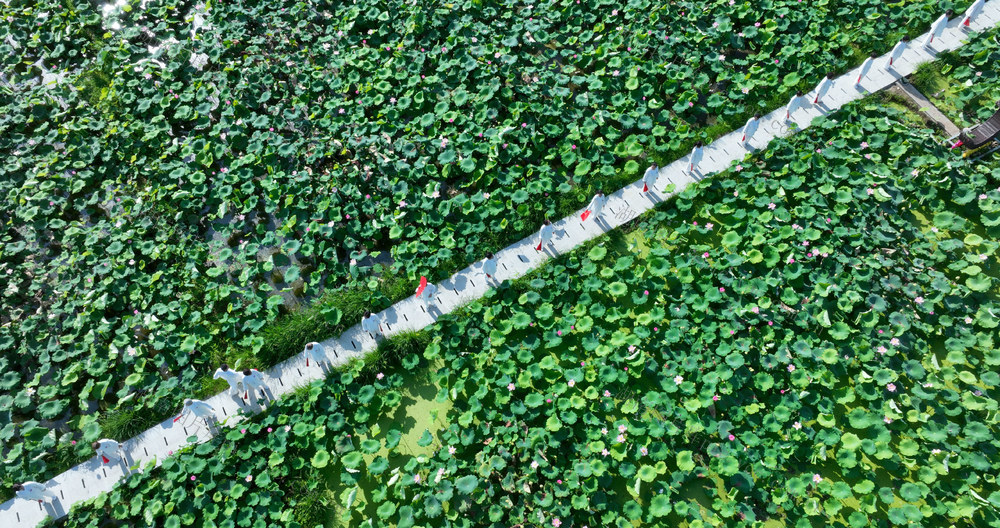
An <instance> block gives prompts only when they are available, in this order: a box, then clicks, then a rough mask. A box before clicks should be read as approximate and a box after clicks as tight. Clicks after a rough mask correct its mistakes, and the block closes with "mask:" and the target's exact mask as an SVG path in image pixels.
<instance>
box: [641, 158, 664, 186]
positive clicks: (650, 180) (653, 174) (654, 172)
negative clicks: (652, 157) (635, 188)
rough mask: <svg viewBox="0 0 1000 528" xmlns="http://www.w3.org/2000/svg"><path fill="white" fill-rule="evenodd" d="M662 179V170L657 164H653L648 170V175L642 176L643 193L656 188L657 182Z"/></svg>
mask: <svg viewBox="0 0 1000 528" xmlns="http://www.w3.org/2000/svg"><path fill="white" fill-rule="evenodd" d="M659 177H660V168H659V167H657V166H656V164H655V163H654V164H652V165H650V166H649V168H648V169H646V173H645V174H643V175H642V192H649V190H650V189H652V188H653V187H655V186H656V180H657V179H659Z"/></svg>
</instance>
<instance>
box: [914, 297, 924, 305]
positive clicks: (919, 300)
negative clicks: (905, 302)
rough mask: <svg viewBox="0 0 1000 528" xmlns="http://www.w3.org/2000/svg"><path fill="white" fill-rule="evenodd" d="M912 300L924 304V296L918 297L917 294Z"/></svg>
mask: <svg viewBox="0 0 1000 528" xmlns="http://www.w3.org/2000/svg"><path fill="white" fill-rule="evenodd" d="M913 302H915V303H917V304H924V298H923V297H920V296H917V298H916V299H913Z"/></svg>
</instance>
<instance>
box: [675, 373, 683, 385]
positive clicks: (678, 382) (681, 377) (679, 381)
mask: <svg viewBox="0 0 1000 528" xmlns="http://www.w3.org/2000/svg"><path fill="white" fill-rule="evenodd" d="M683 382H684V376H681V375H677V376H674V383H676V384H678V385H680V384H681V383H683Z"/></svg>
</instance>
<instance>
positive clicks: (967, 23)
mask: <svg viewBox="0 0 1000 528" xmlns="http://www.w3.org/2000/svg"><path fill="white" fill-rule="evenodd" d="M970 20H971V19H969V18H968V17H966V19H965V21H964V22H962V25H963V26H965V27H969V21H970Z"/></svg>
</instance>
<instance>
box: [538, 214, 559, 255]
mask: <svg viewBox="0 0 1000 528" xmlns="http://www.w3.org/2000/svg"><path fill="white" fill-rule="evenodd" d="M554 232H555V228H554V227H552V221H551V220H549V219H548V218H546V219H545V221H544V222H542V228H541V229H539V230H538V245H537V246H535V251H541V250H542V245H548V244H551V243H552V234H553V233H554Z"/></svg>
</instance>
